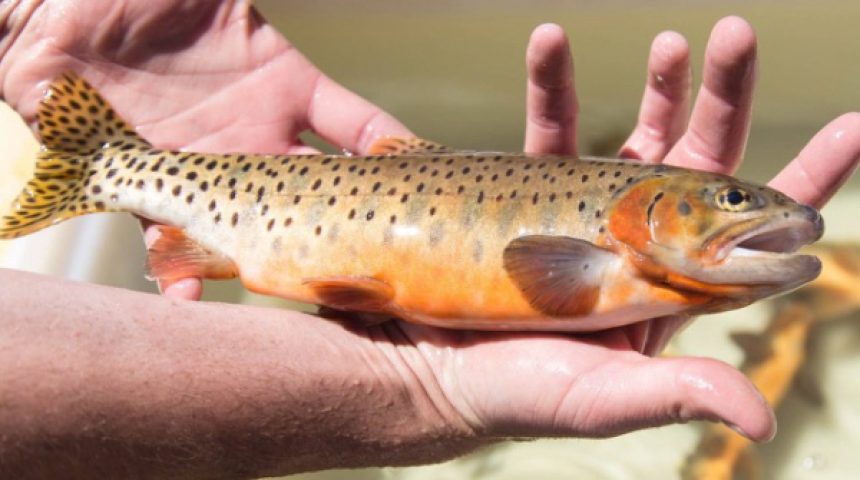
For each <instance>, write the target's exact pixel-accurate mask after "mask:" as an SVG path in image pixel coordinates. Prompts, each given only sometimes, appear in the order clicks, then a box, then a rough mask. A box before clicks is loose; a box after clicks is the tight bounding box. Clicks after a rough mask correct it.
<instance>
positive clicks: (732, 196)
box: [714, 187, 755, 212]
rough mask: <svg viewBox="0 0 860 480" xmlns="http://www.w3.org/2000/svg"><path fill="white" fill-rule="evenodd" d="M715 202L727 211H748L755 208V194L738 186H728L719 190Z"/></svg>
mask: <svg viewBox="0 0 860 480" xmlns="http://www.w3.org/2000/svg"><path fill="white" fill-rule="evenodd" d="M714 203H715V204H716V205H717V208H719V209H720V210H725V211H727V212H746V211H747V210H752V209H753V208H755V203H754V198H753V196H752V195H750V193H749V192H747V191H746V190H744V189H742V188H738V187H726V188H723V189H722V190H719V191H717V193H716V196H715V197H714Z"/></svg>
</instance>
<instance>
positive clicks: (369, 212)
mask: <svg viewBox="0 0 860 480" xmlns="http://www.w3.org/2000/svg"><path fill="white" fill-rule="evenodd" d="M373 215H374V212H373V210H368V211H367V215H366V217H367V220H368V221H370V220H373Z"/></svg>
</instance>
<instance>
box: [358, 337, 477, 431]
mask: <svg viewBox="0 0 860 480" xmlns="http://www.w3.org/2000/svg"><path fill="white" fill-rule="evenodd" d="M379 332H380V334H382V335H384V336H385V337H386V338H387V339H388V340H389V342H390V343H391V344H398V343H402V342H404V341H405V342H407V343H408V345H409V347H410V348H409V349H410V350H411V351H412V352H413V353H414V355H410V357H414V358H415V359H420V360H422V361H424V363H423V365H421V366H420V367H417V366H414V365H413V361H412V360H411V359H410V358H408V357H407V356H406V355H404V353H403V350H402V349H395V355H396V357H397V358H399V360H400V361H399V362H396V363H397V364H399V365H402V366H404V367H406V370H407V372H408V373H410V374H411V377H410V378H403V380H404V382H402V384H405V385H415V384H417V385H418V386H419V387H420V388H419V391H420V394H421V396H422V397H423V398H424V399H425V400H426V401H427V403H429V404H430V406H431V407H433V411H434V413H435V415H436V416H437V417H438V418H439V419H441V420H442V421H443V423H445V424H447V425H449V426H451V427H454V428H460V429H462V430H464V431H462V432H460V434H461V435H462V434H465V436H466V437H476V436H477V429H476V428H475V426H473V425H470V424H469V422H467V421H466V419H465V418H464V417H463V416H462V414H459V413H457V409H456V408H455V407H454V405H453V403H451V401H450V400H449V399H447V398H446V396H445V394H444V393H443V392H444V390H443V389H442V387H441V385H439V383H438V381H437V380H435V378H434V377H433V376H432V375H431V376H430V378H431V380H430V381H429V382H422V381H421V380H420V379H421V378H425V377H426V375H422V374H421V372H420V371H433V368H432V367H431V366H430V363H429V362H427V361H426V359H425V357H424V354H423V353H422V352H421V349H420V348H419V347H418V345H417V344H415V342H414V341H413V340H412V338H411V337H410V336H409V335H407V334H406V333H405V332H404V331H403V330H402V328H401V327H400V325H399V323H397V322H393V323H392V324H390V325H387V324H383V325H380V326H379ZM374 345H375V346H378V344H376V343H375V344H374ZM380 350H381V351H382V352H383V354H384V355H385V356H386V358H390V355H391V354H389V353H387V350H389V349H388V348H385V349H380ZM392 367H393V370H394V371H395V372H398V373H399V372H400V371H401V369H399V368H396V367H395V366H394V365H392ZM431 389H432V390H435V392H434V393H431V391H430V390H431ZM437 398H442V399H445V400H446V402H447V405H445V406H441V405H439V404H438V401H437ZM452 413H453V414H454V415H453V416H452Z"/></svg>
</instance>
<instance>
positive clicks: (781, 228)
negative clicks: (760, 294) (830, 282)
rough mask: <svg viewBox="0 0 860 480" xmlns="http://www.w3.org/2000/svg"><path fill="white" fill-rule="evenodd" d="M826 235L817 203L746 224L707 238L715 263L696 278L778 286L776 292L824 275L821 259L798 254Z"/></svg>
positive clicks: (709, 254) (707, 252)
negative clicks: (815, 207) (812, 206)
mask: <svg viewBox="0 0 860 480" xmlns="http://www.w3.org/2000/svg"><path fill="white" fill-rule="evenodd" d="M823 233H824V221H823V219H822V218H821V215H820V214H819V213H818V211H816V210H815V209H813V208H811V207H802V208H801V210H800V211H799V212H796V213H795V214H789V215H787V216H782V215H781V216H776V217H766V218H759V219H752V220H747V221H744V222H740V223H738V224H735V225H733V226H731V227H729V228H728V229H726V230H724V231H722V232H718V233H717V234H715V235H714V236H713V237H712V238H711V239H709V240H708V241H707V242H706V244H705V248H704V251H705V258H707V259H708V260H709V261H708V262H707V263H709V265H707V266H704V267H703V268H702V269H701V270H700V271H699V272H696V273H697V275H694V277H696V278H698V279H699V280H702V281H705V282H708V283H717V284H732V285H774V286H778V288H776V290H789V289H791V288H794V287H796V286H799V285H802V284H804V283H806V282H808V281H810V280H813V279H814V278H815V277H817V276H818V274H819V273H820V271H821V261H820V260H819V259H818V258H817V257H815V256H812V255H803V254H797V253H796V252H797V250H798V249H800V248H801V247H803V246H805V245H808V244H810V243H812V242H814V241H816V240H818V239H819V238H821V235H822V234H823Z"/></svg>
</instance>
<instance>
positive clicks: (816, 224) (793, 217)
mask: <svg viewBox="0 0 860 480" xmlns="http://www.w3.org/2000/svg"><path fill="white" fill-rule="evenodd" d="M608 213H609V215H607V216H606V221H607V223H608V228H607V229H606V230H607V235H608V237H609V238H608V241H609V242H610V243H612V244H614V245H615V246H621V247H622V249H623V250H624V251H625V252H626V253H628V254H629V255H628V258H630V259H632V260H633V263H634V264H635V265H636V266H637V267H638V268H639V270H640V272H641V273H642V274H643V276H646V277H649V278H651V279H653V280H656V281H659V282H662V283H665V284H668V285H670V286H672V287H674V288H677V289H682V290H687V291H695V292H698V293H704V294H708V295H709V296H710V297H732V298H735V299H739V300H742V299H746V300H748V301H753V300H755V299H758V298H762V297H765V296H769V295H773V294H776V293H780V292H784V291H787V290H791V289H793V288H796V287H798V286H800V285H802V284H804V283H806V282H808V281H810V280H813V279H814V278H815V277H817V276H818V274H819V272H820V271H821V262H820V261H819V260H818V258H817V257H815V256H811V255H802V254H797V253H795V252H796V251H797V250H798V249H799V248H800V247H802V246H804V245H806V244H809V243H812V242H814V241H815V240H818V239H819V238H820V237H821V235H822V233H823V231H824V222H823V220H822V217H821V214H820V213H819V212H818V211H817V210H816V209H814V208H812V207H809V206H807V205H802V204H799V203H797V202H795V201H794V200H792V199H790V198H788V197H787V196H785V195H784V194H782V193H780V192H778V191H776V190H773V189H771V188H768V187H764V186H759V185H754V184H751V183H748V182H744V181H742V180H738V179H735V178H732V177H728V176H723V175H717V174H711V173H705V172H693V171H687V170H680V169H678V170H675V169H670V170H667V171H665V172H664V173H661V174H658V175H655V176H654V177H651V178H646V179H643V180H641V181H639V182H636V183H634V184H633V185H631V186H630V187H629V188H628V189H626V190H624V191H622V192H619V195H617V197H616V199H615V201H614V203H613V204H612V205H611V206H610V209H609V212H608ZM739 303H744V302H742V301H741V302H739ZM747 303H748V302H747Z"/></svg>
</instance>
